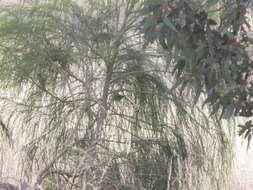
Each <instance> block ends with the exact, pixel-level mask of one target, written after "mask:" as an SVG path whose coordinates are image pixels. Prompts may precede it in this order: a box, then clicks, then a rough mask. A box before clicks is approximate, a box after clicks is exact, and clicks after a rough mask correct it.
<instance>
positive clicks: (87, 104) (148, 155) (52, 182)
mask: <svg viewBox="0 0 253 190" xmlns="http://www.w3.org/2000/svg"><path fill="white" fill-rule="evenodd" d="M158 2H162V1H158ZM149 3H152V4H151V7H150V4H149ZM142 5H143V4H142V2H141V1H136V0H128V1H102V0H95V1H94V0H93V1H91V0H90V1H85V2H84V5H82V4H81V3H80V4H77V3H75V2H72V1H66V0H65V1H54V2H49V3H47V2H44V3H35V4H33V6H31V4H26V3H24V5H23V6H21V5H16V6H14V5H13V6H11V7H7V6H3V7H1V9H2V10H1V17H0V35H1V40H0V52H1V53H0V55H1V56H0V60H1V65H0V79H1V85H2V87H3V88H5V89H7V90H8V91H9V92H10V91H11V92H12V93H11V94H14V97H8V96H4V98H3V100H2V102H3V103H5V105H8V106H9V107H10V108H9V107H8V106H5V107H4V109H5V110H4V113H5V114H9V118H8V121H10V122H9V123H11V122H12V121H15V120H16V119H17V118H18V120H17V121H18V122H21V123H22V127H23V128H22V132H24V133H25V134H26V135H27V137H28V139H27V145H26V147H25V149H24V150H25V152H26V162H25V164H24V163H23V164H24V170H23V175H24V176H26V177H27V178H28V181H29V180H30V181H32V179H31V178H32V175H33V174H34V173H37V170H39V171H40V172H39V173H40V174H39V176H38V178H37V181H36V183H37V184H42V183H43V186H44V187H45V188H47V189H56V188H58V189H71V188H72V189H84V188H85V187H87V188H88V187H90V186H94V187H96V188H97V189H169V188H170V189H182V188H186V187H188V188H191V187H192V189H193V188H198V187H200V186H201V185H203V186H204V185H206V184H203V180H202V179H203V178H205V177H206V178H208V179H209V180H210V181H211V182H210V183H212V185H215V187H216V188H217V189H218V188H219V185H220V181H219V180H221V179H222V177H224V174H226V171H224V168H225V169H227V168H229V166H230V157H229V156H230V155H231V154H230V153H231V152H230V144H229V137H228V136H227V135H226V134H225V131H224V129H223V128H222V127H221V122H220V121H219V119H218V118H217V115H215V114H214V115H212V117H210V118H209V117H208V116H209V115H208V113H205V112H203V111H202V110H201V106H199V105H196V106H195V107H194V108H192V98H191V97H189V96H188V94H186V93H185V92H184V91H181V92H180V91H178V90H174V89H176V88H175V86H174V87H173V88H171V84H173V83H174V77H173V75H172V73H171V70H170V69H171V68H169V69H168V67H167V65H168V64H167V63H168V62H167V61H170V62H172V63H175V60H179V58H180V56H181V58H180V59H183V58H184V56H185V58H184V59H185V60H181V63H182V61H186V60H188V57H186V56H190V53H194V52H188V53H189V55H188V54H186V52H183V55H181V51H182V50H181V49H179V48H178V49H176V48H175V47H176V46H175V45H173V46H172V47H173V48H172V47H171V48H172V49H171V50H173V51H171V52H172V53H173V54H171V55H170V56H171V57H169V55H168V54H167V52H166V51H162V50H161V49H159V48H157V49H156V47H155V46H154V47H152V48H150V49H145V48H142V45H143V44H144V46H146V45H147V44H148V43H150V42H152V41H153V40H155V39H156V38H157V37H158V36H156V35H157V34H159V35H160V34H161V35H162V36H163V35H164V36H166V35H167V34H166V33H165V32H164V33H162V32H161V33H159V32H158V33H156V32H154V31H153V29H155V30H157V29H159V30H164V29H163V27H164V26H167V27H169V30H168V31H170V30H171V31H172V33H171V34H170V35H178V33H179V32H178V31H179V28H178V26H176V25H175V24H174V23H173V22H174V21H173V20H172V21H173V22H172V21H171V20H169V19H165V21H164V24H165V25H160V23H159V24H158V25H157V22H158V20H156V19H158V17H159V19H160V17H161V16H163V15H159V14H160V11H161V13H162V14H167V12H166V10H167V9H169V8H168V5H169V4H168V5H167V4H164V3H163V4H159V3H158V4H157V2H156V1H150V2H148V3H145V4H144V5H145V7H144V9H142ZM141 9H142V15H140V10H141ZM157 10H158V11H157ZM189 10H190V12H191V13H192V14H193V11H191V9H189ZM147 11H154V13H152V15H153V16H152V17H147V18H146V19H144V21H143V22H142V24H143V25H141V26H143V30H144V31H145V38H146V40H147V41H146V43H145V42H144V41H143V38H142V36H141V35H140V31H139V29H140V28H139V27H140V22H141V20H142V19H143V16H145V14H149V12H147ZM157 13H159V14H157ZM143 14H144V15H143ZM154 16H155V17H154ZM156 16H158V17H156ZM162 18H163V17H161V19H162ZM187 18H188V17H187ZM189 18H190V19H194V18H195V17H193V18H191V17H189ZM212 21H213V22H214V20H212ZM159 22H160V21H159ZM203 22H205V20H204V21H203ZM174 25H175V26H174ZM160 27H161V28H160ZM188 27H190V26H188V25H187V26H186V29H187V30H186V31H188V30H190V28H189V29H188ZM199 27H200V29H201V25H200V26H199ZM210 30H211V29H210ZM190 31H191V30H190ZM210 33H212V32H211V31H210ZM204 36H205V35H204V34H202V37H201V38H204ZM182 37H184V36H182ZM159 39H160V42H161V44H163V46H164V47H163V48H166V49H169V41H165V40H164V39H163V38H159ZM166 40H168V39H166ZM173 43H174V42H173ZM175 43H176V42H175ZM180 43H181V42H180ZM184 43H185V45H183V44H181V45H183V47H184V46H185V48H188V47H187V46H188V45H189V46H190V45H191V44H188V43H190V39H188V40H187V39H185V40H184ZM191 43H195V41H194V40H192V42H191ZM210 43H211V42H210ZM212 43H216V40H215V41H214V42H212ZM217 43H218V42H217ZM191 46H192V47H195V45H194V44H192V45H191ZM192 47H191V48H192ZM188 49H190V48H188ZM183 50H184V48H183ZM177 51H178V52H177ZM175 52H177V53H176V54H175V55H176V56H175V55H174V53H175ZM215 53H216V52H215ZM184 54H185V55H184ZM192 55H194V56H195V54H192ZM172 56H173V57H172ZM165 58H166V59H167V61H164V59H165ZM186 58H187V59H186ZM192 59H193V56H192ZM189 60H190V59H189ZM176 63H177V62H176ZM182 64H183V63H182ZM180 67H182V65H181V66H180V65H178V64H177V65H176V71H177V72H178V75H177V76H179V77H180V76H182V74H179V73H180V72H183V76H184V77H186V74H185V73H184V70H183V69H184V67H183V68H181V69H180ZM189 67H190V64H189ZM189 69H190V70H189V72H190V71H191V67H190V68H189ZM188 76H189V77H192V75H188ZM199 76H200V77H201V76H202V75H201V74H199ZM193 77H195V75H194V76H193ZM189 79H190V78H189ZM193 79H194V78H193ZM207 81H209V79H207ZM200 82H201V80H200ZM177 84H179V85H180V84H181V82H179V83H177ZM185 84H187V83H185ZM201 84H202V83H201ZM197 99H198V98H196V100H195V102H197ZM13 106H15V107H14V108H13ZM207 111H208V110H207ZM18 122H17V123H16V125H13V130H14V131H15V130H18V129H17V128H18V127H17V124H19V125H21V124H20V123H18ZM7 126H9V127H10V125H7ZM210 144H211V145H212V150H213V151H207V149H210ZM213 157H215V159H213ZM224 158H225V159H224ZM218 164H219V165H218ZM189 168H191V169H189ZM45 179H47V181H46V182H45Z"/></svg>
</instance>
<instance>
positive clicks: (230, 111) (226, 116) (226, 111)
mask: <svg viewBox="0 0 253 190" xmlns="http://www.w3.org/2000/svg"><path fill="white" fill-rule="evenodd" d="M234 111H235V107H234V105H233V104H230V105H229V106H227V107H226V108H225V109H223V113H222V118H223V119H229V118H231V117H232V116H233V114H234Z"/></svg>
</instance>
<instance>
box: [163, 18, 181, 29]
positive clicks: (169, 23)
mask: <svg viewBox="0 0 253 190" xmlns="http://www.w3.org/2000/svg"><path fill="white" fill-rule="evenodd" d="M163 23H164V24H165V25H166V26H168V27H169V28H170V29H171V30H173V31H174V32H178V30H177V29H176V27H175V26H174V24H173V23H172V22H171V21H170V19H169V18H168V17H167V18H165V19H164V20H163Z"/></svg>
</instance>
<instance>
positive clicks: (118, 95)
mask: <svg viewBox="0 0 253 190" xmlns="http://www.w3.org/2000/svg"><path fill="white" fill-rule="evenodd" d="M124 97H125V96H124V95H121V94H119V93H118V92H113V95H112V99H113V100H114V101H116V102H119V101H120V100H122V98H124Z"/></svg>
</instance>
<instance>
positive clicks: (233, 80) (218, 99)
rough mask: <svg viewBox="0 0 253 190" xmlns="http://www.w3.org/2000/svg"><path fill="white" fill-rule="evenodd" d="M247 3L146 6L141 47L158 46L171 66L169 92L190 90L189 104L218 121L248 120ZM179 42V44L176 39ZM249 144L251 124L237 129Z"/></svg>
mask: <svg viewBox="0 0 253 190" xmlns="http://www.w3.org/2000/svg"><path fill="white" fill-rule="evenodd" d="M248 3H249V1H242V0H233V1H215V0H209V1H183V0H182V1H181V0H179V1H146V3H145V7H144V8H143V10H142V12H143V14H144V15H145V19H144V20H143V24H142V28H143V32H144V35H145V39H146V45H148V44H149V43H152V42H154V41H155V40H156V41H158V43H159V44H160V46H161V47H162V48H163V49H164V50H166V51H167V52H168V53H169V54H172V55H173V57H174V60H173V61H172V62H170V63H169V64H170V66H171V67H172V70H173V73H174V76H175V77H176V81H177V82H176V83H175V84H174V88H179V89H180V91H183V90H184V89H185V88H186V87H187V89H188V90H190V91H192V94H193V101H194V102H197V101H198V99H199V97H200V95H201V94H204V95H205V101H204V103H203V104H204V105H205V104H208V105H210V108H211V109H212V113H219V111H220V110H221V113H220V114H221V116H222V118H225V119H228V118H231V117H232V116H242V117H246V118H248V117H251V116H252V115H253V112H252V76H251V75H252V57H251V53H250V50H251V48H252V37H251V35H250V29H251V25H250V23H249V18H248V17H247V12H248ZM179 39H180V40H179ZM240 127H241V130H240V133H239V134H240V135H242V134H244V135H245V138H247V139H248V140H249V141H250V139H251V130H250V129H251V127H252V126H251V120H250V121H247V122H246V124H245V125H240Z"/></svg>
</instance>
